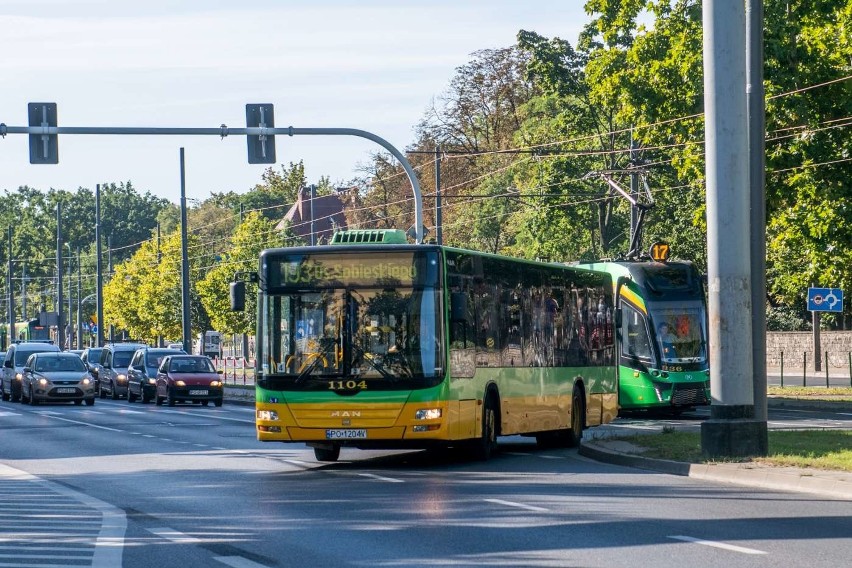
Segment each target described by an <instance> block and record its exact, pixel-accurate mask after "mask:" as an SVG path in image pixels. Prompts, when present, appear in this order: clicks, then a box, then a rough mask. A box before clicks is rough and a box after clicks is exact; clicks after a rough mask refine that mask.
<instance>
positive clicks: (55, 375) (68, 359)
mask: <svg viewBox="0 0 852 568" xmlns="http://www.w3.org/2000/svg"><path fill="white" fill-rule="evenodd" d="M23 375H24V378H23V384H22V385H21V402H29V403H30V404H31V405H33V406H35V405H37V404H39V403H40V402H73V403H75V404H82V403H83V401H86V404H87V405H89V406H91V405H93V404H95V386H94V382H93V381H92V376H91V375H90V374H89V371H88V369H86V366H85V365H84V364H83V361H82V360H81V359H80V357H79V356H78V355H75V354H74V353H56V352H53V353H51V352H43V353H33V354H32V355H30V357H29V358H28V359H27V362H26V366H25V367H24V369H23Z"/></svg>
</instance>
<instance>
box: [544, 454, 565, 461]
mask: <svg viewBox="0 0 852 568" xmlns="http://www.w3.org/2000/svg"><path fill="white" fill-rule="evenodd" d="M538 457H540V458H541V459H543V460H564V459H565V456H548V455H541V456H538Z"/></svg>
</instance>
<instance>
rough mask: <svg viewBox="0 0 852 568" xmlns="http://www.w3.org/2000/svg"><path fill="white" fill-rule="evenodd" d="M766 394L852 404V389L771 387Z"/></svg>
mask: <svg viewBox="0 0 852 568" xmlns="http://www.w3.org/2000/svg"><path fill="white" fill-rule="evenodd" d="M766 393H767V394H768V395H769V396H774V397H781V398H795V399H802V400H835V401H843V402H852V387H829V388H826V387H783V388H782V387H769V388H768V389H767V391H766Z"/></svg>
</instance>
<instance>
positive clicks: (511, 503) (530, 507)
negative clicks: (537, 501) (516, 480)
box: [485, 499, 548, 513]
mask: <svg viewBox="0 0 852 568" xmlns="http://www.w3.org/2000/svg"><path fill="white" fill-rule="evenodd" d="M485 501H487V502H488V503H494V504H495V505H506V506H507V507H517V508H519V509H526V510H527V511H538V512H541V513H545V512H547V511H548V509H545V508H544V507H536V506H535V505H526V504H524V503H516V502H514V501H504V500H503V499H485Z"/></svg>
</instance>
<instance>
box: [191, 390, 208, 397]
mask: <svg viewBox="0 0 852 568" xmlns="http://www.w3.org/2000/svg"><path fill="white" fill-rule="evenodd" d="M189 394H190V396H192V395H196V396H206V395H207V394H208V392H207V391H206V390H191V391H189Z"/></svg>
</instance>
